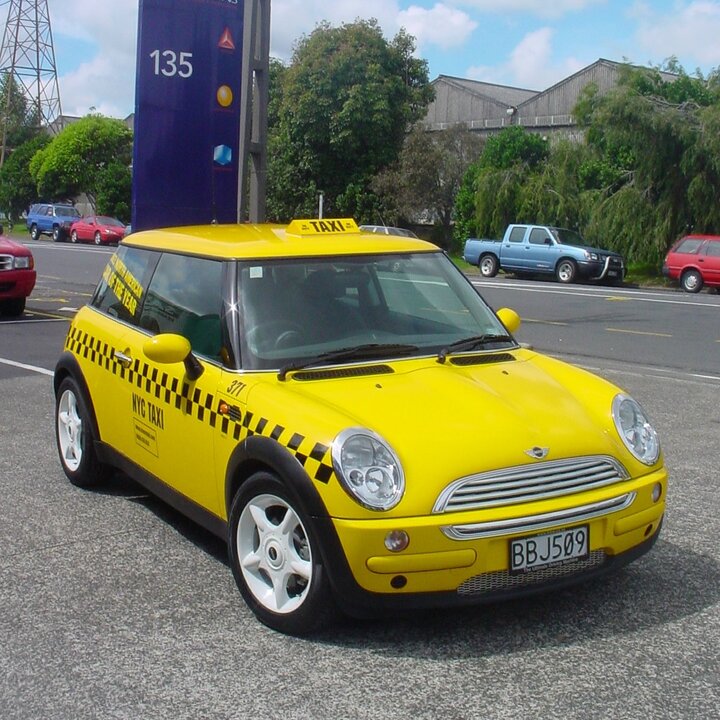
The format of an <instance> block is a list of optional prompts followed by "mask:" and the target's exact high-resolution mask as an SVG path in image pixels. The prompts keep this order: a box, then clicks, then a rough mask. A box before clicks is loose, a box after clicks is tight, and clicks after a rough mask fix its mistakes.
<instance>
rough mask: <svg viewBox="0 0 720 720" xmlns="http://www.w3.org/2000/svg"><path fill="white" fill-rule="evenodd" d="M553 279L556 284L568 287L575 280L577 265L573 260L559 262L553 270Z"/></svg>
mask: <svg viewBox="0 0 720 720" xmlns="http://www.w3.org/2000/svg"><path fill="white" fill-rule="evenodd" d="M555 277H557V280H558V282H561V283H564V284H565V285H569V284H570V283H572V282H575V278H577V265H576V264H575V262H574V261H573V260H561V261H560V262H559V263H558V265H557V267H556V268H555Z"/></svg>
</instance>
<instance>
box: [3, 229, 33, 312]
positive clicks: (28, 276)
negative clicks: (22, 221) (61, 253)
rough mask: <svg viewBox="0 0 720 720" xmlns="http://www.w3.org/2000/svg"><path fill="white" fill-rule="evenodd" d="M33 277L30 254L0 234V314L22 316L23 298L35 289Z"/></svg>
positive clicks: (24, 248)
mask: <svg viewBox="0 0 720 720" xmlns="http://www.w3.org/2000/svg"><path fill="white" fill-rule="evenodd" d="M1 232H2V231H1V230H0V233H1ZM35 277H36V275H35V261H34V259H33V256H32V253H31V252H30V251H29V250H28V249H27V248H26V247H25V246H24V245H21V244H20V243H18V242H15V241H14V240H11V239H10V238H9V237H5V236H4V235H2V234H0V314H2V315H22V314H23V311H24V310H25V298H27V296H28V295H29V294H30V293H31V292H32V290H33V288H34V287H35Z"/></svg>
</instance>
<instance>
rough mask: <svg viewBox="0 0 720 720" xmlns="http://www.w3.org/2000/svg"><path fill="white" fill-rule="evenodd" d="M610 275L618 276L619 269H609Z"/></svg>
mask: <svg viewBox="0 0 720 720" xmlns="http://www.w3.org/2000/svg"><path fill="white" fill-rule="evenodd" d="M608 276H609V277H617V270H608Z"/></svg>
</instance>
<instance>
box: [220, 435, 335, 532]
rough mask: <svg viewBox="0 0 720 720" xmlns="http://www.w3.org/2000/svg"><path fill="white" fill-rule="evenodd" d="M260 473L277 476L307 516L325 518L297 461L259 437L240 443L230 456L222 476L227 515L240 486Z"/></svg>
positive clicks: (314, 492)
mask: <svg viewBox="0 0 720 720" xmlns="http://www.w3.org/2000/svg"><path fill="white" fill-rule="evenodd" d="M263 470H264V471H266V472H271V473H273V474H275V475H277V476H278V478H279V479H280V481H281V482H282V483H283V485H284V486H285V488H286V489H287V491H288V493H290V494H291V495H292V497H293V499H294V500H295V501H296V502H298V503H299V504H300V506H301V508H302V509H303V510H304V511H305V513H306V515H308V516H310V517H314V518H317V517H327V510H326V508H325V504H324V503H323V501H322V498H321V497H320V493H319V492H318V491H317V489H316V488H315V486H314V483H313V480H312V479H311V478H310V476H309V475H308V474H307V472H306V471H305V468H304V467H303V466H302V465H301V464H300V462H299V461H298V459H297V458H296V457H295V456H294V455H293V454H292V453H291V452H290V451H289V450H288V449H287V448H285V447H284V446H283V445H281V444H280V443H278V442H277V441H276V440H273V439H272V438H269V437H264V436H260V435H252V436H250V437H248V438H246V439H245V440H243V442H241V443H240V444H239V445H238V446H237V447H236V448H235V450H233V453H232V455H231V456H230V460H229V461H228V466H227V470H226V472H225V508H226V511H227V512H228V514H229V512H230V506H231V505H232V501H233V498H234V497H235V495H236V494H237V491H238V490H239V489H240V487H241V486H242V484H243V483H244V482H245V481H246V480H248V479H249V478H250V477H251V476H252V475H253V474H254V473H256V472H259V471H263Z"/></svg>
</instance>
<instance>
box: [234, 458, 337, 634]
mask: <svg viewBox="0 0 720 720" xmlns="http://www.w3.org/2000/svg"><path fill="white" fill-rule="evenodd" d="M228 550H229V558H230V565H231V567H232V571H233V575H234V577H235V582H236V583H237V586H238V588H239V589H240V592H241V594H242V596H243V598H244V600H245V602H246V603H247V605H248V607H249V608H250V609H251V610H252V611H253V613H255V616H256V617H257V618H258V620H260V622H262V623H264V624H265V625H267V626H268V627H271V628H273V629H275V630H279V631H280V632H283V633H287V634H290V635H298V636H301V635H308V634H311V633H313V632H315V631H317V630H319V629H320V628H322V627H327V626H328V624H330V623H331V622H332V621H333V620H334V619H335V617H336V615H337V610H336V609H335V603H334V601H333V598H332V594H331V591H330V584H329V582H328V577H327V573H326V571H325V567H324V566H323V562H322V557H321V555H320V549H319V544H318V541H317V539H316V537H315V532H314V528H313V526H312V524H311V520H310V518H308V517H306V516H305V514H304V512H303V511H302V510H301V509H300V507H299V506H298V504H297V502H296V501H295V500H293V499H292V496H291V494H290V493H288V491H287V490H286V488H285V486H284V484H283V483H282V482H281V481H280V479H279V478H278V477H276V476H275V475H273V474H271V473H269V472H265V471H260V472H257V473H255V474H254V475H252V476H251V477H250V478H248V480H246V481H245V482H244V483H243V484H242V485H241V487H240V489H239V490H238V492H237V494H236V495H235V498H234V500H233V502H232V506H231V508H230V516H229V518H228Z"/></svg>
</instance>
